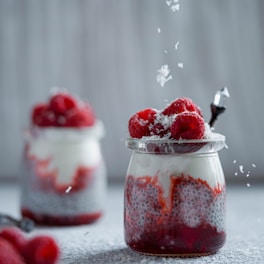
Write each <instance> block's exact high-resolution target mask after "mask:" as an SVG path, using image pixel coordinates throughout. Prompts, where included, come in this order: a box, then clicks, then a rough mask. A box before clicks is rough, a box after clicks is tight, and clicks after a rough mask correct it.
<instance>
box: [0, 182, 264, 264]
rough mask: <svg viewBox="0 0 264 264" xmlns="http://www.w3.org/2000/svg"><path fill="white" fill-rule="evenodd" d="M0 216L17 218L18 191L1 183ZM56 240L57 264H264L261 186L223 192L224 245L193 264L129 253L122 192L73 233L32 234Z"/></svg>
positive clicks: (112, 190)
mask: <svg viewBox="0 0 264 264" xmlns="http://www.w3.org/2000/svg"><path fill="white" fill-rule="evenodd" d="M0 201H1V202H0V212H1V213H3V212H5V213H8V214H11V215H13V216H16V217H19V187H18V186H17V185H15V184H5V183H1V182H0ZM39 233H46V234H50V235H52V236H53V237H54V238H55V239H57V241H58V244H59V246H60V249H61V258H60V262H59V263H63V264H78V263H81V264H86V263H89V264H92V263H96V264H100V263H103V264H107V263H122V264H124V263H179V264H181V263H188V264H189V263H197V264H199V263H214V264H218V263H221V264H222V263H232V264H234V263H239V264H241V263H247V264H257V263H261V264H263V263H264V186H263V185H258V186H253V185H251V186H250V187H247V186H242V187H234V186H228V189H227V241H226V244H225V246H224V247H223V248H222V249H221V250H220V251H219V252H218V253H217V254H215V255H212V256H206V257H201V258H193V259H179V258H158V257H149V256H144V255H140V254H137V253H135V252H132V251H131V250H130V249H128V248H127V246H126V244H125V242H124V237H123V187H122V185H110V186H109V188H108V199H107V204H106V213H105V215H104V217H103V218H102V219H101V220H100V221H98V222H97V223H95V224H92V225H84V226H78V227H62V228H58V227H56V228H51V227H47V228H43V227H41V228H39V227H38V228H36V229H35V230H34V231H33V233H31V234H32V235H36V234H39Z"/></svg>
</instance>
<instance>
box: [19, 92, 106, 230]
mask: <svg viewBox="0 0 264 264" xmlns="http://www.w3.org/2000/svg"><path fill="white" fill-rule="evenodd" d="M31 122H32V125H31V127H30V128H29V129H28V130H27V131H26V132H25V148H24V156H23V175H22V195H21V212H22V215H23V216H24V217H29V218H31V219H33V220H34V221H35V222H36V223H37V224H40V225H81V224H88V223H92V222H94V221H96V220H98V219H99V218H100V217H101V216H102V213H103V210H104V203H105V193H106V168H105V164H104V159H103V155H102V153H101V146H100V139H101V138H102V137H103V135H104V129H103V124H102V122H101V121H100V120H98V119H97V118H96V116H95V114H94V112H93V109H92V107H91V106H90V105H89V104H88V103H86V102H84V101H82V100H80V99H79V98H76V97H73V96H72V95H70V94H69V93H65V92H63V93H62V92H58V93H56V94H53V95H51V97H50V98H49V100H48V102H46V103H42V104H37V105H36V106H35V107H34V108H33V110H32V115H31Z"/></svg>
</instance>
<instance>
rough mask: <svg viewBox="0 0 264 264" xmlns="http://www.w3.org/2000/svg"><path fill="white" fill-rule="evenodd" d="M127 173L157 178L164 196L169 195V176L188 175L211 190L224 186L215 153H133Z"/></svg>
mask: <svg viewBox="0 0 264 264" xmlns="http://www.w3.org/2000/svg"><path fill="white" fill-rule="evenodd" d="M127 173H128V174H129V175H132V176H134V177H142V176H158V178H159V181H160V183H161V185H162V186H163V189H164V192H165V195H168V194H169V190H170V177H171V176H181V175H183V174H184V175H187V176H188V175H189V176H191V177H193V178H195V179H201V180H204V181H206V182H207V183H208V184H209V186H210V187H211V188H215V187H217V186H218V185H219V184H220V185H221V186H222V185H224V184H225V179H224V173H223V170H222V166H221V163H220V160H219V157H218V154H217V153H209V154H200V155H188V154H186V155H156V154H142V153H137V152H134V153H133V154H132V158H131V161H130V164H129V167H128V172H127Z"/></svg>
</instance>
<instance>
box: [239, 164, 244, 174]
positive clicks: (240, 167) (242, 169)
mask: <svg viewBox="0 0 264 264" xmlns="http://www.w3.org/2000/svg"><path fill="white" fill-rule="evenodd" d="M239 170H240V172H241V173H244V166H243V165H239Z"/></svg>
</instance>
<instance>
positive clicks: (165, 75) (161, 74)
mask: <svg viewBox="0 0 264 264" xmlns="http://www.w3.org/2000/svg"><path fill="white" fill-rule="evenodd" d="M157 72H158V74H157V82H158V83H159V84H160V85H161V87H163V86H164V85H165V83H166V82H167V81H169V80H171V79H172V76H171V75H169V73H170V69H169V66H168V65H167V64H165V65H162V66H161V68H160V69H159V70H158V71H157Z"/></svg>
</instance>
